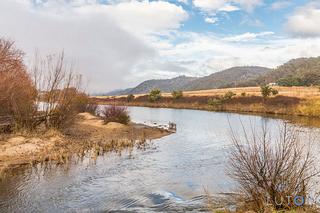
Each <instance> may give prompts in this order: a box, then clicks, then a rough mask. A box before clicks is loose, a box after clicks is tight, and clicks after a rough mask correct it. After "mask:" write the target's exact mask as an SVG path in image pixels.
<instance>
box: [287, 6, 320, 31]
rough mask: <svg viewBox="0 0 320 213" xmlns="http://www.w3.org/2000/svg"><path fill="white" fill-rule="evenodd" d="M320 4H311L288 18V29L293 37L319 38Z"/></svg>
mask: <svg viewBox="0 0 320 213" xmlns="http://www.w3.org/2000/svg"><path fill="white" fill-rule="evenodd" d="M319 26H320V3H319V2H315V1H314V2H311V3H309V4H307V5H305V6H303V7H300V8H298V9H297V10H296V11H295V13H294V14H293V15H292V16H290V17H289V18H288V22H287V25H286V28H287V30H288V32H289V33H290V34H291V35H293V36H298V37H318V36H320V27H319Z"/></svg>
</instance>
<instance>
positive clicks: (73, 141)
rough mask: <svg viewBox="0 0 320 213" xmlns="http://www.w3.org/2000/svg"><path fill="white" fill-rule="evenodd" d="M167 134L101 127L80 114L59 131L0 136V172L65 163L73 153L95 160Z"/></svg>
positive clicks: (143, 128)
mask: <svg viewBox="0 0 320 213" xmlns="http://www.w3.org/2000/svg"><path fill="white" fill-rule="evenodd" d="M168 134H170V133H169V132H168V131H166V130H163V129H158V128H154V127H149V126H145V125H142V124H135V123H130V124H129V125H123V124H119V123H108V124H107V125H104V124H103V121H102V120H101V119H100V118H98V117H95V116H93V115H90V114H89V113H81V114H79V115H78V116H77V118H76V120H75V122H74V124H73V125H71V126H70V127H68V128H67V129H65V130H64V131H63V132H59V131H56V130H49V131H46V132H41V131H39V132H37V133H27V132H19V133H15V134H6V135H5V134H3V135H0V150H1V152H0V171H5V170H6V169H8V168H14V167H18V166H21V165H27V164H31V165H32V164H36V163H41V162H48V161H54V162H56V163H65V162H67V161H69V160H70V159H71V157H72V156H73V155H75V154H76V155H78V156H79V157H81V156H84V155H86V154H90V157H91V158H96V157H97V156H98V155H101V154H103V153H105V152H107V151H121V150H122V149H125V148H129V149H132V148H133V147H144V146H145V145H146V142H147V140H151V139H156V138H161V137H163V136H166V135H168Z"/></svg>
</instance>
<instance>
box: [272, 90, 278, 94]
mask: <svg viewBox="0 0 320 213" xmlns="http://www.w3.org/2000/svg"><path fill="white" fill-rule="evenodd" d="M271 93H272V95H278V94H279V91H278V90H276V89H272V91H271Z"/></svg>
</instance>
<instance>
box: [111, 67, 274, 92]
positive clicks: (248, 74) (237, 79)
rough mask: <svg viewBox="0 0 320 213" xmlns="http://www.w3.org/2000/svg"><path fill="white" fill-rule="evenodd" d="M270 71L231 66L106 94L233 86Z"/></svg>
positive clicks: (144, 83)
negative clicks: (216, 70) (196, 75)
mask: <svg viewBox="0 0 320 213" xmlns="http://www.w3.org/2000/svg"><path fill="white" fill-rule="evenodd" d="M270 71H271V69H269V68H265V67H257V66H246V67H233V68H230V69H227V70H224V71H221V72H217V73H213V74H211V75H209V76H205V77H201V78H196V77H187V76H179V77H176V78H172V79H161V80H155V79H154V80H148V81H144V82H142V83H141V84H139V85H138V86H136V87H134V88H130V89H125V90H115V91H112V92H109V93H107V94H106V95H127V94H144V93H149V92H150V90H152V89H156V88H157V89H160V90H161V91H162V92H172V91H173V90H183V91H186V90H203V89H216V88H225V87H235V86H238V85H239V84H242V83H245V82H247V81H248V80H254V79H257V78H258V77H261V76H264V75H265V74H266V73H268V72H270Z"/></svg>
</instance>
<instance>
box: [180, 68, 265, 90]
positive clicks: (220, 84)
mask: <svg viewBox="0 0 320 213" xmlns="http://www.w3.org/2000/svg"><path fill="white" fill-rule="evenodd" d="M270 71H271V69H269V68H266V67H258V66H246V67H232V68H230V69H226V70H223V71H221V72H217V73H213V74H211V75H209V76H205V77H202V78H199V79H196V80H194V81H193V82H191V84H189V85H188V86H187V87H186V88H184V90H204V89H217V88H226V87H237V86H238V85H241V84H243V83H244V82H247V81H250V80H253V79H257V78H258V77H262V76H264V75H265V74H267V73H268V72H270Z"/></svg>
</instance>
